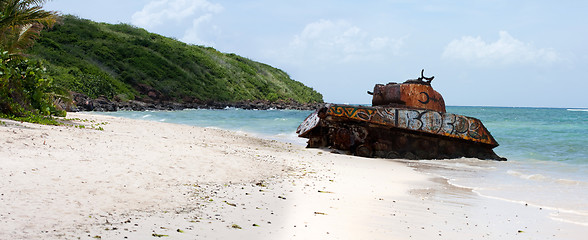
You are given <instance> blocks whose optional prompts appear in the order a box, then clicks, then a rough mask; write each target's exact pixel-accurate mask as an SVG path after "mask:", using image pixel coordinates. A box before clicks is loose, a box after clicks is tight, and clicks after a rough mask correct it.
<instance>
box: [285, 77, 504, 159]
mask: <svg viewBox="0 0 588 240" xmlns="http://www.w3.org/2000/svg"><path fill="white" fill-rule="evenodd" d="M433 79H434V77H425V76H424V69H423V70H422V71H421V77H419V78H418V79H411V80H407V81H405V82H404V83H394V82H391V83H388V84H386V85H383V84H376V86H375V87H374V90H373V92H369V91H368V94H371V95H372V96H373V97H372V106H356V105H342V104H325V105H324V106H323V107H321V108H319V109H317V110H316V111H315V112H314V113H312V114H310V115H309V116H308V117H307V118H306V119H305V120H304V122H302V124H300V126H299V127H298V129H297V131H296V133H297V134H298V136H299V137H303V138H308V145H307V147H310V148H327V147H330V148H334V149H337V150H340V151H343V152H347V153H351V154H354V155H357V156H362V157H380V158H404V159H450V158H461V157H469V158H479V159H488V160H499V161H504V160H506V159H505V158H503V157H500V156H498V155H497V154H496V153H495V152H494V151H493V149H494V148H495V147H497V146H498V143H497V142H496V140H495V139H494V138H493V137H492V135H491V134H490V132H489V131H488V129H486V127H484V125H483V124H482V122H481V121H480V120H478V119H476V118H473V117H468V116H462V115H458V114H453V113H448V112H446V110H445V102H444V100H443V97H442V96H441V94H439V93H438V92H437V91H435V90H434V89H433V88H432V87H431V82H432V81H433Z"/></svg>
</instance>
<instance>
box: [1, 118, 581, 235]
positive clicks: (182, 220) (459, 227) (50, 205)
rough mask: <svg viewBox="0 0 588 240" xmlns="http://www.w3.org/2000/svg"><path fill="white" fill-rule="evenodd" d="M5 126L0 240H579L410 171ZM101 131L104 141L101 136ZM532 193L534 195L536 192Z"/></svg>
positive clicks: (134, 128)
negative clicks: (160, 239)
mask: <svg viewBox="0 0 588 240" xmlns="http://www.w3.org/2000/svg"><path fill="white" fill-rule="evenodd" d="M68 118H69V119H77V120H74V121H73V122H75V123H76V124H80V125H81V126H84V128H81V127H75V126H44V125H36V124H29V123H20V122H15V121H10V120H4V119H1V120H0V121H1V122H0V176H1V180H0V239H157V238H160V237H161V238H164V239H585V234H586V233H588V227H586V226H580V225H575V224H571V223H566V222H562V221H554V220H552V219H551V218H549V215H550V214H552V213H551V212H550V211H549V210H546V209H540V208H538V207H533V206H530V205H525V204H524V203H512V202H505V201H500V200H495V199H488V198H483V197H480V196H478V195H476V194H475V193H473V192H472V191H471V190H470V189H465V188H458V187H455V186H452V185H449V184H448V183H447V181H446V180H444V179H440V178H436V177H434V176H431V175H428V174H425V173H422V172H420V171H418V169H415V168H413V167H411V165H412V164H411V162H410V161H405V160H389V159H366V158H359V157H354V156H348V155H341V154H334V153H331V152H329V151H328V150H320V149H305V148H304V147H302V146H297V145H292V144H288V143H281V142H277V141H271V140H264V139H259V138H255V137H252V136H248V135H246V134H244V133H234V132H229V131H225V130H218V129H210V128H199V127H193V126H185V125H176V124H168V123H160V122H150V121H141V120H130V119H123V118H115V117H110V116H101V115H90V114H83V113H69V114H68ZM97 128H102V129H103V130H97ZM538 187H540V186H538Z"/></svg>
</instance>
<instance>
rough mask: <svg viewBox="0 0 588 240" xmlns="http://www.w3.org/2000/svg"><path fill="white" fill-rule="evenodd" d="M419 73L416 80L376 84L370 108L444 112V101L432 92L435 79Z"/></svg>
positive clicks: (435, 92)
mask: <svg viewBox="0 0 588 240" xmlns="http://www.w3.org/2000/svg"><path fill="white" fill-rule="evenodd" d="M424 72H425V69H423V70H422V71H421V77H420V78H418V79H411V80H407V81H405V82H404V83H400V84H399V83H395V82H391V83H388V84H386V85H383V84H376V86H375V87H374V91H373V92H369V91H368V94H371V95H373V97H372V106H389V107H401V108H415V109H428V110H433V111H438V112H445V101H444V100H443V97H442V96H441V94H439V93H438V92H437V91H435V90H433V87H431V82H432V81H433V79H434V78H435V77H434V76H433V77H430V78H427V77H425V76H424Z"/></svg>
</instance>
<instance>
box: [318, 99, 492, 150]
mask: <svg viewBox="0 0 588 240" xmlns="http://www.w3.org/2000/svg"><path fill="white" fill-rule="evenodd" d="M327 109H328V110H327V115H329V116H334V117H338V118H340V121H346V120H348V121H361V122H366V123H373V124H379V125H383V126H387V127H392V128H402V129H406V130H412V131H417V132H423V133H429V134H438V135H443V136H447V137H452V138H459V139H463V140H468V141H473V142H479V143H484V144H488V145H491V146H493V147H496V146H498V143H497V142H496V140H494V138H493V137H492V135H490V133H489V132H488V130H487V129H486V128H485V127H484V125H483V124H482V122H481V121H480V120H478V119H476V118H472V117H466V116H462V115H457V114H453V113H446V112H445V113H443V112H437V111H431V110H419V109H402V108H384V107H363V106H348V105H328V106H327Z"/></svg>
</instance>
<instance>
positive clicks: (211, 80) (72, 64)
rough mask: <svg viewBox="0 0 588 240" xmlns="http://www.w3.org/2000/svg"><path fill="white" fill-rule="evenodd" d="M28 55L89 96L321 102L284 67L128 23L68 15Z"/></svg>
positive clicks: (56, 79)
mask: <svg viewBox="0 0 588 240" xmlns="http://www.w3.org/2000/svg"><path fill="white" fill-rule="evenodd" d="M30 54H31V56H32V57H34V58H38V59H41V60H43V61H44V63H45V65H46V66H47V72H48V73H49V75H51V76H52V77H53V79H54V82H55V84H56V85H58V86H60V87H63V88H66V89H68V90H71V91H75V92H79V93H83V94H86V95H88V96H90V97H92V98H96V97H99V96H105V97H106V98H109V99H117V100H123V101H124V100H133V99H139V100H154V101H155V100H157V101H175V102H186V101H211V100H212V101H228V102H232V101H244V100H268V101H277V100H280V99H281V100H290V99H291V100H294V101H296V102H299V103H312V102H322V101H323V99H322V95H321V94H320V93H318V92H316V91H314V90H313V89H312V88H309V87H307V86H304V85H303V84H302V83H300V82H297V81H295V80H292V79H290V77H289V76H288V74H286V73H285V72H284V71H282V70H280V69H276V68H273V67H271V66H269V65H266V64H263V63H259V62H255V61H252V60H250V59H247V58H244V57H241V56H238V55H235V54H232V53H229V54H227V53H221V52H219V51H217V50H215V49H213V48H210V47H203V46H196V45H189V44H185V43H182V42H180V41H177V40H174V39H171V38H167V37H163V36H161V35H157V34H153V33H149V32H147V31H146V30H144V29H141V28H137V27H134V26H131V25H128V24H106V23H96V22H92V21H90V20H85V19H80V18H77V17H74V16H64V17H63V18H62V20H61V23H58V24H56V25H55V26H54V27H53V28H52V29H50V30H46V31H43V33H42V34H41V37H40V38H39V39H38V41H37V43H36V44H35V45H34V47H33V48H32V49H31V51H30Z"/></svg>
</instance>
